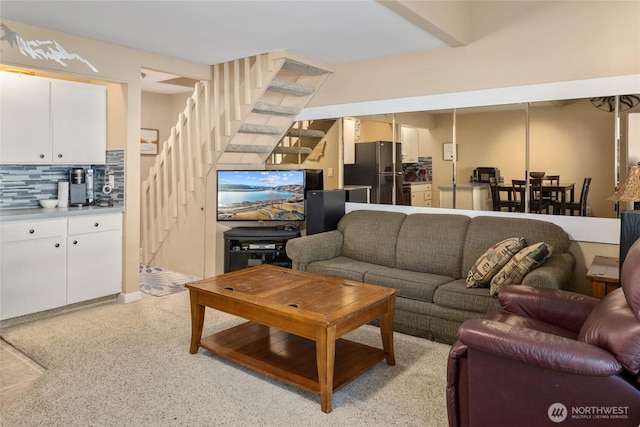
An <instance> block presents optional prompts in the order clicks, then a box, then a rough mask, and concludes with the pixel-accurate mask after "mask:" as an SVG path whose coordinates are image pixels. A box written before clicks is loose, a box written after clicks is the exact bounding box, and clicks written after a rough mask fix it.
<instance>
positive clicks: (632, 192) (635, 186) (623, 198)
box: [607, 165, 640, 202]
mask: <svg viewBox="0 0 640 427" xmlns="http://www.w3.org/2000/svg"><path fill="white" fill-rule="evenodd" d="M607 200H612V201H614V202H640V165H637V166H631V167H630V168H629V173H628V174H627V179H626V180H625V181H624V182H623V183H622V185H621V186H620V189H619V190H618V191H616V192H615V194H614V195H613V196H611V197H609V198H608V199H607Z"/></svg>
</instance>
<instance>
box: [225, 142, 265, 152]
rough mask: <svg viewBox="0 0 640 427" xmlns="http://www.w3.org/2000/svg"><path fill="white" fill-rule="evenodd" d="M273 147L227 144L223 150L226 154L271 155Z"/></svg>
mask: <svg viewBox="0 0 640 427" xmlns="http://www.w3.org/2000/svg"><path fill="white" fill-rule="evenodd" d="M272 151H273V147H271V146H270V145H253V144H229V145H227V148H226V149H225V152H227V153H255V154H263V153H271V152H272Z"/></svg>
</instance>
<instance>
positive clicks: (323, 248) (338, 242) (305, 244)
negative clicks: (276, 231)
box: [285, 230, 343, 271]
mask: <svg viewBox="0 0 640 427" xmlns="http://www.w3.org/2000/svg"><path fill="white" fill-rule="evenodd" d="M342 242H343V236H342V233H341V232H340V231H338V230H332V231H326V232H324V233H318V234H312V235H310V236H303V237H297V238H295V239H290V240H289V241H288V242H287V246H286V248H285V250H286V252H287V256H288V257H289V259H290V260H291V261H292V268H293V269H295V270H302V271H306V269H307V265H309V263H311V262H314V261H321V260H325V259H331V258H335V257H337V256H340V254H341V253H342Z"/></svg>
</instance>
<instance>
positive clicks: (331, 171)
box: [327, 168, 333, 176]
mask: <svg viewBox="0 0 640 427" xmlns="http://www.w3.org/2000/svg"><path fill="white" fill-rule="evenodd" d="M327 175H328V176H333V168H328V169H327Z"/></svg>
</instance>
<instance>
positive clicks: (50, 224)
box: [0, 219, 67, 242]
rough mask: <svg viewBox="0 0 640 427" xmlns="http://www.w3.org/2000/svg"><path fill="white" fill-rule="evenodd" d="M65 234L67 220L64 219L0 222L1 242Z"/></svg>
mask: <svg viewBox="0 0 640 427" xmlns="http://www.w3.org/2000/svg"><path fill="white" fill-rule="evenodd" d="M66 234H67V221H66V220H64V219H50V220H42V221H15V222H6V223H2V224H0V240H1V241H2V242H16V241H20V240H33V239H44V238H46V237H56V236H65V235H66Z"/></svg>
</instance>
